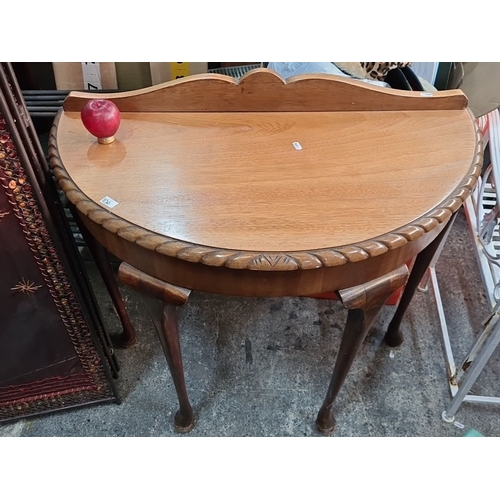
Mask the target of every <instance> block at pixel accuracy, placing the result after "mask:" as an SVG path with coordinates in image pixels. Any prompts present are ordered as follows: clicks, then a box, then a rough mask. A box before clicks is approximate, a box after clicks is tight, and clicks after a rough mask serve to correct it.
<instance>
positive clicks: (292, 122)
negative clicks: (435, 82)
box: [54, 70, 480, 285]
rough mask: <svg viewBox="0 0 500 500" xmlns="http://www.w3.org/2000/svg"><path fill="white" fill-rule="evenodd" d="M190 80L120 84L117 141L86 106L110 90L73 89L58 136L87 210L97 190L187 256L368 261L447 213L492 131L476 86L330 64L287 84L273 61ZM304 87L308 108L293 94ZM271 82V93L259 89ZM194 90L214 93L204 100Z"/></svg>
mask: <svg viewBox="0 0 500 500" xmlns="http://www.w3.org/2000/svg"><path fill="white" fill-rule="evenodd" d="M184 80H185V81H182V82H178V81H175V82H170V83H167V84H162V85H158V86H156V87H151V88H150V89H147V90H146V91H135V92H125V93H122V94H118V95H119V96H120V97H116V96H117V94H110V95H109V96H107V97H109V98H111V100H113V101H114V102H115V103H116V104H117V105H118V107H119V108H120V109H121V110H122V122H121V125H120V129H119V130H118V132H117V134H116V141H115V142H114V143H112V144H110V145H106V146H104V145H101V144H98V143H97V141H96V139H95V138H94V137H93V136H91V135H90V134H89V133H88V132H87V131H86V130H85V128H84V127H83V125H82V123H81V120H80V116H79V109H81V107H82V106H83V104H84V103H85V102H86V100H87V99H89V98H91V97H93V98H95V95H89V94H80V93H78V92H73V93H72V94H70V97H69V98H68V99H67V101H66V103H65V105H64V111H63V113H62V114H61V116H60V117H59V120H58V124H57V136H56V137H54V143H55V145H56V147H57V153H56V155H57V156H58V157H60V160H61V161H60V162H56V165H55V173H56V176H57V177H58V179H59V183H60V185H61V187H62V188H63V189H64V190H65V191H66V193H67V195H68V198H69V199H70V200H71V201H74V202H76V205H77V207H78V208H80V207H81V206H82V203H84V202H88V203H87V206H86V207H84V210H83V212H84V215H88V216H89V217H90V219H91V220H93V221H94V222H97V223H98V224H99V223H101V224H103V223H104V222H103V221H104V220H106V223H107V225H108V226H109V230H111V231H116V232H117V233H118V234H120V233H121V235H122V237H123V238H127V236H126V234H125V233H126V232H127V231H128V232H134V229H139V228H140V229H142V230H143V232H141V231H140V230H139V233H141V234H140V235H139V234H135V235H133V236H132V238H136V240H135V241H136V242H137V243H138V244H139V245H141V244H143V245H146V246H148V247H149V248H150V249H151V248H154V249H155V250H156V251H157V252H160V253H164V254H166V255H169V256H171V257H175V258H177V259H181V260H184V259H185V260H187V261H189V262H200V263H202V264H205V265H209V266H216V267H219V266H225V267H228V268H233V269H252V270H257V271H258V270H276V271H281V270H296V269H314V268H319V267H323V266H326V267H331V266H339V265H343V264H345V263H349V262H354V261H359V260H364V259H367V258H369V257H373V256H378V255H381V254H382V253H386V252H388V251H389V252H390V250H392V249H394V248H397V247H399V246H401V245H404V244H405V243H406V242H408V241H413V240H415V239H418V238H419V237H421V236H423V235H425V233H427V232H429V231H431V230H432V229H434V228H435V227H437V226H438V225H440V224H441V223H442V222H443V221H445V220H446V219H448V218H449V216H450V215H451V213H453V212H454V211H455V210H456V209H458V207H459V206H460V205H461V203H462V201H463V199H464V197H465V196H466V195H468V194H469V192H470V188H471V185H473V184H474V183H475V174H476V173H477V167H478V165H477V164H478V157H479V151H480V148H479V146H478V145H479V138H478V132H477V130H476V128H475V123H474V120H473V117H472V116H471V114H470V112H469V110H468V109H467V108H466V103H467V101H466V98H465V96H464V95H463V94H462V93H461V92H460V91H447V92H438V93H436V95H435V96H433V95H432V94H430V93H427V92H424V93H419V92H405V91H396V90H388V89H383V88H379V87H374V86H370V85H369V84H363V83H361V82H356V83H351V82H350V81H347V80H346V79H342V78H340V77H333V76H330V75H317V76H316V77H296V78H293V79H290V80H289V81H288V82H287V83H286V84H285V82H284V81H283V80H281V79H280V78H279V77H278V76H277V75H276V74H274V73H272V72H271V71H269V70H254V71H252V72H250V73H248V74H247V75H246V76H245V77H244V78H243V79H242V81H241V82H239V84H238V82H236V81H235V80H234V79H232V78H230V77H226V76H223V75H210V76H209V75H201V76H198V75H196V76H193V77H190V78H189V79H184ZM186 80H188V81H186ZM270 82H271V83H270ZM318 84H320V85H323V86H324V85H326V86H327V87H330V88H329V92H328V93H327V94H325V95H327V96H330V95H333V96H334V97H335V96H337V98H338V95H344V94H346V93H348V91H351V93H352V91H356V92H358V94H356V95H355V96H354V97H353V96H350V97H349V99H348V100H347V102H345V103H342V102H341V105H339V104H338V101H333V104H332V103H330V102H329V101H328V100H327V99H326V98H325V97H324V96H323V101H322V102H320V103H319V104H318V103H316V102H315V101H314V100H313V102H312V103H310V102H307V101H305V99H307V98H308V97H309V96H315V95H316V96H317V94H320V97H321V92H322V91H323V87H321V88H320V89H319V90H317V88H316V87H317V85H318ZM245 85H246V86H245ZM191 87H193V89H191ZM214 87H215V88H214ZM219 87H220V88H219ZM227 87H229V88H231V90H232V89H242V91H241V92H240V93H238V94H237V96H236V97H237V98H239V99H240V100H241V102H239V101H238V102H236V99H235V102H229V103H227V101H230V99H229V97H228V94H230V92H229V91H228V89H227ZM294 87H297V89H294ZM289 88H292V90H294V94H295V95H294V96H288V95H286V96H285V97H286V98H287V99H288V100H289V101H290V100H292V101H293V103H294V105H293V106H291V105H290V103H289V102H288V101H286V100H285V99H284V98H282V99H281V101H283V100H285V103H284V104H283V103H282V102H281V101H280V96H282V95H283V94H286V91H287V90H288V89H289ZM182 89H185V91H184V94H185V95H178V94H179V93H180V91H181V90H182ZM202 89H207V90H205V91H204V92H203V91H202ZM169 91H170V92H172V93H173V92H176V95H175V96H174V97H176V99H175V100H174V99H172V102H173V104H169V100H168V98H167V97H168V95H169ZM259 91H260V92H261V93H264V94H263V98H264V104H261V103H260V101H257V103H255V102H254V101H255V95H256V94H257V93H258V92H259ZM327 91H328V89H327ZM245 92H246V93H245ZM273 93H274V94H275V97H274V99H272V100H271V102H270V101H269V99H271V97H272V96H270V95H269V94H273ZM415 94H417V95H416V96H415ZM419 94H423V95H422V96H420V95H419ZM443 94H444V95H443ZM193 95H194V96H195V97H196V99H198V100H199V99H200V95H201V97H204V99H205V100H206V103H205V104H203V103H199V102H195V103H194V104H193V103H191V102H190V98H191V99H193V97H192V96H193ZM408 95H410V96H411V97H407V96H408ZM166 96H167V97H166ZM100 97H102V96H100ZM244 97H247V98H248V99H247V101H244V99H243V98H244ZM292 97H294V99H292ZM140 98H142V101H140ZM381 98H385V99H388V101H387V103H384V102H382V104H380V103H379V101H381ZM223 99H224V100H223ZM252 99H253V100H252ZM354 99H356V100H357V101H358V102H352V104H350V103H349V101H353V100H354ZM179 101H180V104H179ZM297 102H298V103H299V104H298V105H297V104H295V103H297ZM374 102H375V103H379V107H380V108H381V109H378V108H377V107H376V106H374V105H373V104H372V103H374ZM182 103H184V108H181V109H179V107H180V106H181V104H182ZM430 103H433V106H435V107H436V106H439V108H440V109H432V108H431V109H425V108H427V107H429V106H430ZM196 105H198V106H199V107H200V109H201V111H198V112H193V110H192V109H193V108H194V107H195V106H196ZM217 105H218V106H219V107H220V108H222V109H221V111H217ZM264 105H265V106H266V107H265V109H269V111H262V110H261V109H260V108H259V106H260V107H262V106H264ZM231 106H232V107H233V109H234V110H233V111H231ZM284 106H288V107H289V108H285V109H292V111H283V108H284ZM207 107H208V108H209V109H208V110H205V108H207ZM318 107H319V108H320V109H324V111H318V110H317V109H318ZM138 108H142V109H146V111H142V110H140V109H138ZM300 108H301V109H303V110H302V111H298V109H300ZM338 108H340V109H338ZM351 108H354V110H353V109H351ZM358 108H361V109H359V110H358ZM371 108H374V109H371ZM414 108H417V109H414ZM420 108H423V109H420ZM155 109H157V110H156V111H155ZM106 197H107V198H111V199H112V200H114V202H116V203H117V204H116V206H114V207H113V208H110V207H107V206H105V205H104V204H103V202H102V201H101V200H104V199H105V198H106ZM72 198H73V199H72ZM90 204H93V205H92V207H90V206H89V205H90ZM136 232H137V231H136ZM148 239H149V242H148V243H146V242H145V240H148ZM178 284H180V285H182V283H178Z"/></svg>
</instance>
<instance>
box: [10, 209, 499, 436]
mask: <svg viewBox="0 0 500 500" xmlns="http://www.w3.org/2000/svg"><path fill="white" fill-rule="evenodd" d="M88 268H89V273H90V276H91V279H92V282H93V285H94V287H95V292H96V295H97V297H98V300H99V302H100V304H101V305H102V310H103V315H104V317H105V321H106V322H107V326H108V327H109V331H110V333H111V335H113V334H117V333H118V332H119V331H120V324H119V321H118V318H117V316H116V314H115V313H114V309H113V307H112V305H111V302H110V300H109V298H108V297H107V295H106V292H105V290H104V286H103V284H102V282H101V280H100V277H99V275H98V273H97V271H96V269H95V267H94V265H93V264H89V265H88ZM437 273H438V278H439V280H440V288H441V294H442V298H443V304H444V309H445V314H446V316H447V321H448V327H449V331H450V334H451V337H452V345H453V349H454V353H455V357H456V360H457V361H460V360H461V358H462V357H463V356H464V355H465V353H466V351H467V348H468V347H469V345H470V344H471V343H472V340H473V339H474V336H475V333H477V331H478V330H479V328H480V325H481V321H482V319H483V318H484V317H485V316H486V314H487V312H488V307H487V303H486V298H485V294H484V291H483V288H482V283H481V279H480V275H479V272H478V268H477V264H476V261H475V254H474V252H473V247H472V244H471V242H470V238H469V234H468V230H467V226H466V223H465V218H464V216H463V213H462V212H461V213H459V216H458V218H457V220H456V222H455V225H454V227H453V228H452V231H451V233H450V236H449V238H448V241H447V243H446V246H445V248H444V251H443V253H442V256H441V259H440V262H439V264H438V266H437ZM122 291H123V293H124V295H125V297H126V301H127V305H128V309H129V313H130V316H131V319H132V322H133V324H134V326H135V328H136V331H137V336H138V343H137V344H136V345H135V346H134V347H132V348H131V349H128V350H120V351H118V352H117V356H118V359H119V362H120V366H121V371H120V376H119V379H118V380H117V381H116V383H117V388H118V392H119V394H120V396H121V398H122V403H121V404H119V405H117V404H106V405H95V406H88V407H83V408H80V409H76V410H70V411H65V412H58V413H53V414H51V415H46V416H43V417H36V418H31V419H26V420H21V421H18V422H15V423H10V424H4V425H0V436H179V434H177V433H176V432H175V431H174V430H173V425H172V421H173V415H174V413H175V411H176V409H177V402H176V396H175V391H174V387H173V384H172V380H171V378H170V374H169V372H168V369H167V365H166V362H165V359H164V356H163V353H162V350H161V347H160V343H159V341H158V339H157V336H156V333H155V331H154V329H153V326H152V323H151V321H150V320H149V318H148V316H147V313H146V310H145V308H144V306H143V305H142V303H141V302H140V300H139V298H138V297H137V295H135V294H134V293H133V292H130V291H128V290H127V289H125V288H122ZM393 312H394V307H392V306H385V307H384V309H383V311H382V312H381V314H380V316H379V317H378V318H377V319H376V321H375V324H374V327H373V329H372V332H371V334H370V336H369V337H368V338H367V340H366V342H365V343H364V345H363V347H362V349H361V351H360V353H359V355H358V357H357V359H356V360H355V362H354V365H353V367H352V369H351V372H350V373H349V375H348V378H347V380H346V382H345V384H344V387H343V388H342V391H341V393H340V395H339V397H338V399H337V402H336V405H335V408H336V409H335V415H336V419H337V429H336V433H335V436H460V435H462V434H463V433H464V432H465V431H466V430H467V429H470V428H474V429H476V430H478V431H479V432H481V433H482V434H484V435H485V436H500V407H499V406H497V407H495V406H486V405H478V404H471V403H464V404H463V405H462V407H461V408H460V410H459V412H458V414H457V420H458V421H459V422H461V423H463V425H464V429H459V428H457V427H455V426H454V425H452V424H447V423H445V422H443V421H442V420H441V413H442V411H443V410H444V408H445V406H446V405H447V404H448V402H449V400H450V394H449V390H448V386H447V377H446V369H445V361H444V354H443V349H442V342H441V337H440V331H439V320H438V315H437V311H436V307H435V304H434V301H433V298H432V294H431V293H423V292H418V293H417V294H416V296H415V298H414V300H413V302H412V304H411V306H410V308H409V311H408V313H407V315H406V318H405V319H404V321H403V324H402V330H403V332H404V334H405V338H406V340H405V342H404V344H403V345H402V346H401V347H399V348H397V349H390V348H388V347H387V346H385V345H384V344H383V343H382V338H383V334H384V331H385V329H386V327H387V325H388V322H389V321H390V319H391V317H392V314H393ZM346 314H347V313H346V311H345V310H344V309H343V307H342V306H341V304H340V303H339V302H337V301H328V300H316V299H310V298H284V299H248V298H238V297H222V296H215V295H209V294H204V293H197V292H194V293H193V294H192V296H191V299H190V301H189V302H188V304H187V305H186V306H184V308H183V309H182V310H181V312H180V318H179V320H180V332H181V343H182V348H183V356H184V365H185V372H186V378H187V385H188V392H189V395H190V398H191V402H192V405H193V407H194V411H195V414H196V419H197V422H196V427H195V428H194V430H193V431H192V432H191V433H190V434H188V435H185V437H186V438H187V437H189V436H318V434H317V432H316V430H315V427H314V421H315V417H316V414H317V411H318V409H319V407H320V406H321V403H322V400H323V397H324V395H325V391H326V389H327V386H328V383H329V379H330V375H331V372H332V369H333V364H334V360H335V356H336V354H337V349H338V346H339V343H340V337H341V333H342V327H343V324H344V322H345V319H346ZM391 352H392V355H391ZM498 354H499V353H495V354H494V355H493V357H492V359H491V360H490V361H489V363H488V365H487V367H486V369H485V370H484V372H483V374H482V375H481V377H480V379H479V380H478V382H477V384H476V386H475V387H474V393H477V394H482V395H488V396H500V389H498V381H499V380H500V363H499V361H500V360H499V355H498ZM497 389H498V390H497Z"/></svg>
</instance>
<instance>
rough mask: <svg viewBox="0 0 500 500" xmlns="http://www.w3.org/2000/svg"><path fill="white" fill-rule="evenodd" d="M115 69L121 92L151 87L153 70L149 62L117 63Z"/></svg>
mask: <svg viewBox="0 0 500 500" xmlns="http://www.w3.org/2000/svg"><path fill="white" fill-rule="evenodd" d="M115 67H116V79H117V80H118V88H119V89H120V90H136V89H143V88H146V87H151V85H152V83H151V70H150V67H149V63H148V62H117V63H115Z"/></svg>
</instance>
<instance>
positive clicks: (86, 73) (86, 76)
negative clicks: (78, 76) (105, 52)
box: [82, 62, 102, 90]
mask: <svg viewBox="0 0 500 500" xmlns="http://www.w3.org/2000/svg"><path fill="white" fill-rule="evenodd" d="M82 74H83V85H84V87H85V90H98V89H102V82H101V68H100V67H99V63H96V62H82Z"/></svg>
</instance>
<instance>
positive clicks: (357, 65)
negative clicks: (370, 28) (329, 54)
mask: <svg viewBox="0 0 500 500" xmlns="http://www.w3.org/2000/svg"><path fill="white" fill-rule="evenodd" d="M333 64H335V65H336V66H337V67H338V68H339V69H340V70H342V71H343V72H344V73H347V74H348V75H350V76H353V77H355V78H361V79H364V78H368V79H369V80H380V81H384V79H385V77H386V76H387V73H389V71H391V70H392V69H395V68H402V67H404V66H411V63H410V62H340V63H337V62H336V63H333Z"/></svg>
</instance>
